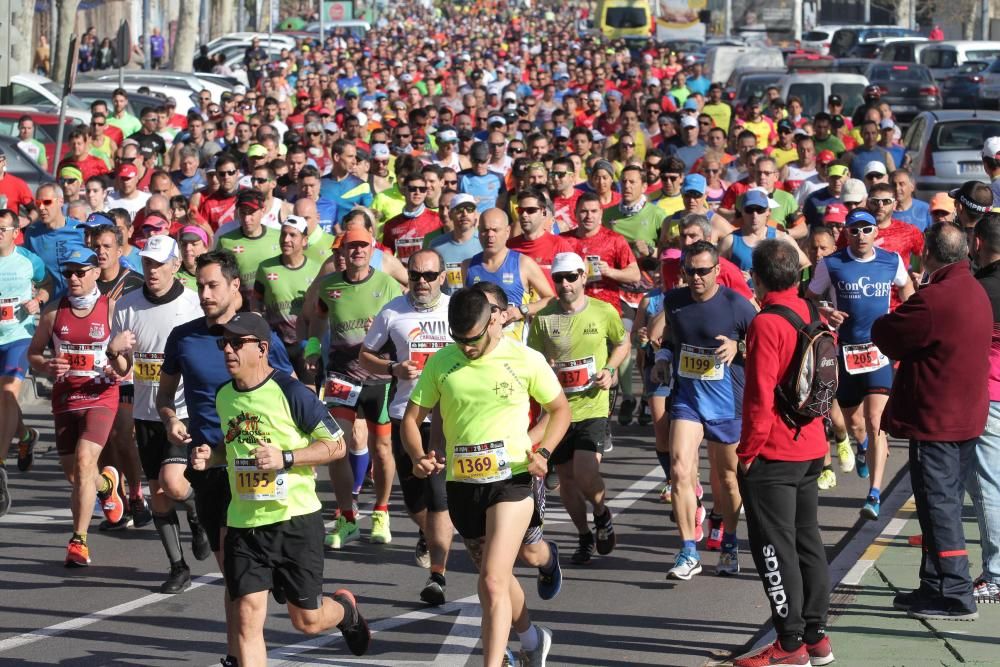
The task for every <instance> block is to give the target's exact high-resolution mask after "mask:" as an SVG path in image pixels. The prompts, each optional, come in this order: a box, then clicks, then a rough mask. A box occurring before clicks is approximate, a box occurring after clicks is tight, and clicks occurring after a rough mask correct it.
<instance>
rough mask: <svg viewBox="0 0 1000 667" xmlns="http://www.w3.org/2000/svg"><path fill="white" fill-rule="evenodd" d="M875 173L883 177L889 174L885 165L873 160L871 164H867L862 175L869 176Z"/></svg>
mask: <svg viewBox="0 0 1000 667" xmlns="http://www.w3.org/2000/svg"><path fill="white" fill-rule="evenodd" d="M873 172H874V173H877V174H882V175H883V176H885V175H886V174H888V173H889V172H888V171H886V169H885V165H884V164H883V163H881V162H879V161H878V160H872V161H871V162H869V163H868V164H866V165H865V170H864V171H863V172H861V173H862V174H863V175H865V176H867V175H868V174H871V173H873Z"/></svg>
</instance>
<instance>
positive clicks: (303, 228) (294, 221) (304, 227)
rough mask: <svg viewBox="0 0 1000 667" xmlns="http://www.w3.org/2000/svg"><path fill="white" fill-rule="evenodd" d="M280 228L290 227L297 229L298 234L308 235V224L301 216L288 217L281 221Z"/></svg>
mask: <svg viewBox="0 0 1000 667" xmlns="http://www.w3.org/2000/svg"><path fill="white" fill-rule="evenodd" d="M281 226H282V227H292V228H294V229H297V230H298V231H299V233H300V234H308V233H309V223H308V222H306V219H305V218H303V217H302V216H301V215H290V216H288V217H287V218H285V219H284V220H282V221H281Z"/></svg>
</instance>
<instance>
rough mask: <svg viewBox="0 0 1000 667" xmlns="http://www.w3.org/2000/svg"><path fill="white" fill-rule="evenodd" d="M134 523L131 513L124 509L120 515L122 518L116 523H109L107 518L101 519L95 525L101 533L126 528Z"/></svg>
mask: <svg viewBox="0 0 1000 667" xmlns="http://www.w3.org/2000/svg"><path fill="white" fill-rule="evenodd" d="M134 525H135V520H134V519H133V518H132V513H131V512H130V511H128V510H125V514H124V515H123V516H122V520H121V521H119V522H118V523H111V522H110V521H108V520H107V519H102V520H101V523H99V524H98V525H97V530H99V531H101V532H102V533H108V532H114V531H118V530H127V529H128V528H131V527H132V526H134Z"/></svg>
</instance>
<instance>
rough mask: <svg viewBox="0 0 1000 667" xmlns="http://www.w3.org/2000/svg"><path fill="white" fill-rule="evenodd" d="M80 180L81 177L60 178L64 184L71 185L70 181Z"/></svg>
mask: <svg viewBox="0 0 1000 667" xmlns="http://www.w3.org/2000/svg"><path fill="white" fill-rule="evenodd" d="M79 180H80V179H79V178H60V179H59V182H60V183H62V184H63V185H69V184H70V183H77V182H78V181H79Z"/></svg>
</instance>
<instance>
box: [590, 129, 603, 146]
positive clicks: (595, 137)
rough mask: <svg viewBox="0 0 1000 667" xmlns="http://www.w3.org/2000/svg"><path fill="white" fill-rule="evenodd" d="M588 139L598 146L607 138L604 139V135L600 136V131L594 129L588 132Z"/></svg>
mask: <svg viewBox="0 0 1000 667" xmlns="http://www.w3.org/2000/svg"><path fill="white" fill-rule="evenodd" d="M590 138H591V140H593V142H594V143H595V144H598V143H600V142H602V141H604V140H605V139H607V137H605V136H604V134H602V133H601V131H600V130H598V129H597V128H594V129H592V130H591V131H590Z"/></svg>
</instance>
